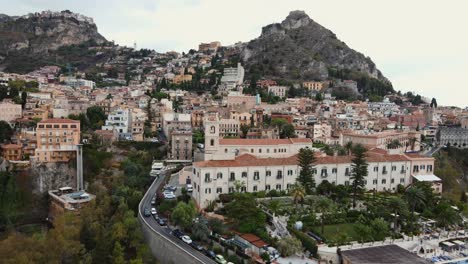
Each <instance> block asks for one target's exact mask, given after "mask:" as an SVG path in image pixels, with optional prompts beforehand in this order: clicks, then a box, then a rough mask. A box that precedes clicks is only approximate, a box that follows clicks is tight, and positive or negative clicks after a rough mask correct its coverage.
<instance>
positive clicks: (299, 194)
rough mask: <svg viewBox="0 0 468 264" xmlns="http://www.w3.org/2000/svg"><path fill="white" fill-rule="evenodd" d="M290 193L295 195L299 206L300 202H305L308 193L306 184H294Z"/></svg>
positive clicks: (295, 200) (295, 201)
mask: <svg viewBox="0 0 468 264" xmlns="http://www.w3.org/2000/svg"><path fill="white" fill-rule="evenodd" d="M289 194H290V195H291V196H292V197H293V200H294V204H295V205H296V207H297V204H298V203H301V204H303V202H304V198H305V195H306V190H305V188H304V186H302V185H300V184H294V185H293V186H292V188H291V189H290V190H289Z"/></svg>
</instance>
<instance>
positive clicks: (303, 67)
mask: <svg viewBox="0 0 468 264" xmlns="http://www.w3.org/2000/svg"><path fill="white" fill-rule="evenodd" d="M240 56H241V60H242V61H243V62H244V64H245V65H246V67H247V69H248V70H250V72H255V71H260V72H262V73H263V74H264V75H267V76H268V75H269V76H279V77H282V78H286V79H304V80H306V79H326V78H328V68H329V67H334V68H336V69H349V70H352V71H357V72H362V73H365V74H367V75H369V76H371V77H373V78H377V79H380V80H382V81H387V80H386V78H385V77H384V76H383V75H382V73H381V72H380V71H379V70H378V69H377V67H376V65H375V64H374V62H372V60H371V59H370V58H369V57H366V56H364V55H363V54H361V53H359V52H357V51H355V50H353V49H351V48H349V47H348V46H347V45H346V44H345V43H344V42H342V41H340V40H339V39H337V37H336V35H335V34H334V33H333V32H331V31H330V30H328V29H326V28H324V27H323V26H321V25H319V24H318V23H316V22H315V21H313V20H312V19H310V18H309V17H308V16H307V14H306V13H305V12H303V11H292V12H291V13H290V14H289V15H288V16H287V17H286V19H285V20H284V21H283V22H281V23H277V24H271V25H268V26H266V27H264V28H263V29H262V34H261V35H260V37H258V38H257V39H254V40H252V41H250V42H248V43H246V44H245V45H244V47H243V49H242V51H241V54H240Z"/></svg>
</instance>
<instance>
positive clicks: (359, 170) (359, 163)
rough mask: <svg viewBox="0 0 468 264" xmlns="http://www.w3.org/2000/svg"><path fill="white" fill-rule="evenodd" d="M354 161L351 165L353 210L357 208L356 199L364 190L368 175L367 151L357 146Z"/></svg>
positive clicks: (354, 150)
mask: <svg viewBox="0 0 468 264" xmlns="http://www.w3.org/2000/svg"><path fill="white" fill-rule="evenodd" d="M352 152H353V156H354V157H353V159H352V164H351V177H350V179H351V180H352V182H351V186H352V192H353V208H355V207H356V198H357V196H358V195H359V194H360V193H361V192H362V191H363V190H364V186H365V183H364V182H365V179H366V177H367V175H368V171H367V167H368V165H369V164H368V163H367V161H366V152H367V150H366V149H365V148H364V147H363V146H362V145H359V144H358V145H356V146H355V147H354V148H353V151H352Z"/></svg>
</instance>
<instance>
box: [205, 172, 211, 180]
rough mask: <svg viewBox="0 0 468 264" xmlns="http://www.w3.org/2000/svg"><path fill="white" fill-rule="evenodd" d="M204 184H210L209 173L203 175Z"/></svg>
mask: <svg viewBox="0 0 468 264" xmlns="http://www.w3.org/2000/svg"><path fill="white" fill-rule="evenodd" d="M205 182H211V179H210V174H209V173H205Z"/></svg>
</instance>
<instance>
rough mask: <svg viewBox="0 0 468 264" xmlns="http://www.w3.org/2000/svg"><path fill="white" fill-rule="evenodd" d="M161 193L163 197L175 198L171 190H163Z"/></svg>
mask: <svg viewBox="0 0 468 264" xmlns="http://www.w3.org/2000/svg"><path fill="white" fill-rule="evenodd" d="M163 195H164V199H175V198H176V196H175V194H174V193H173V192H171V191H165V192H163Z"/></svg>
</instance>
